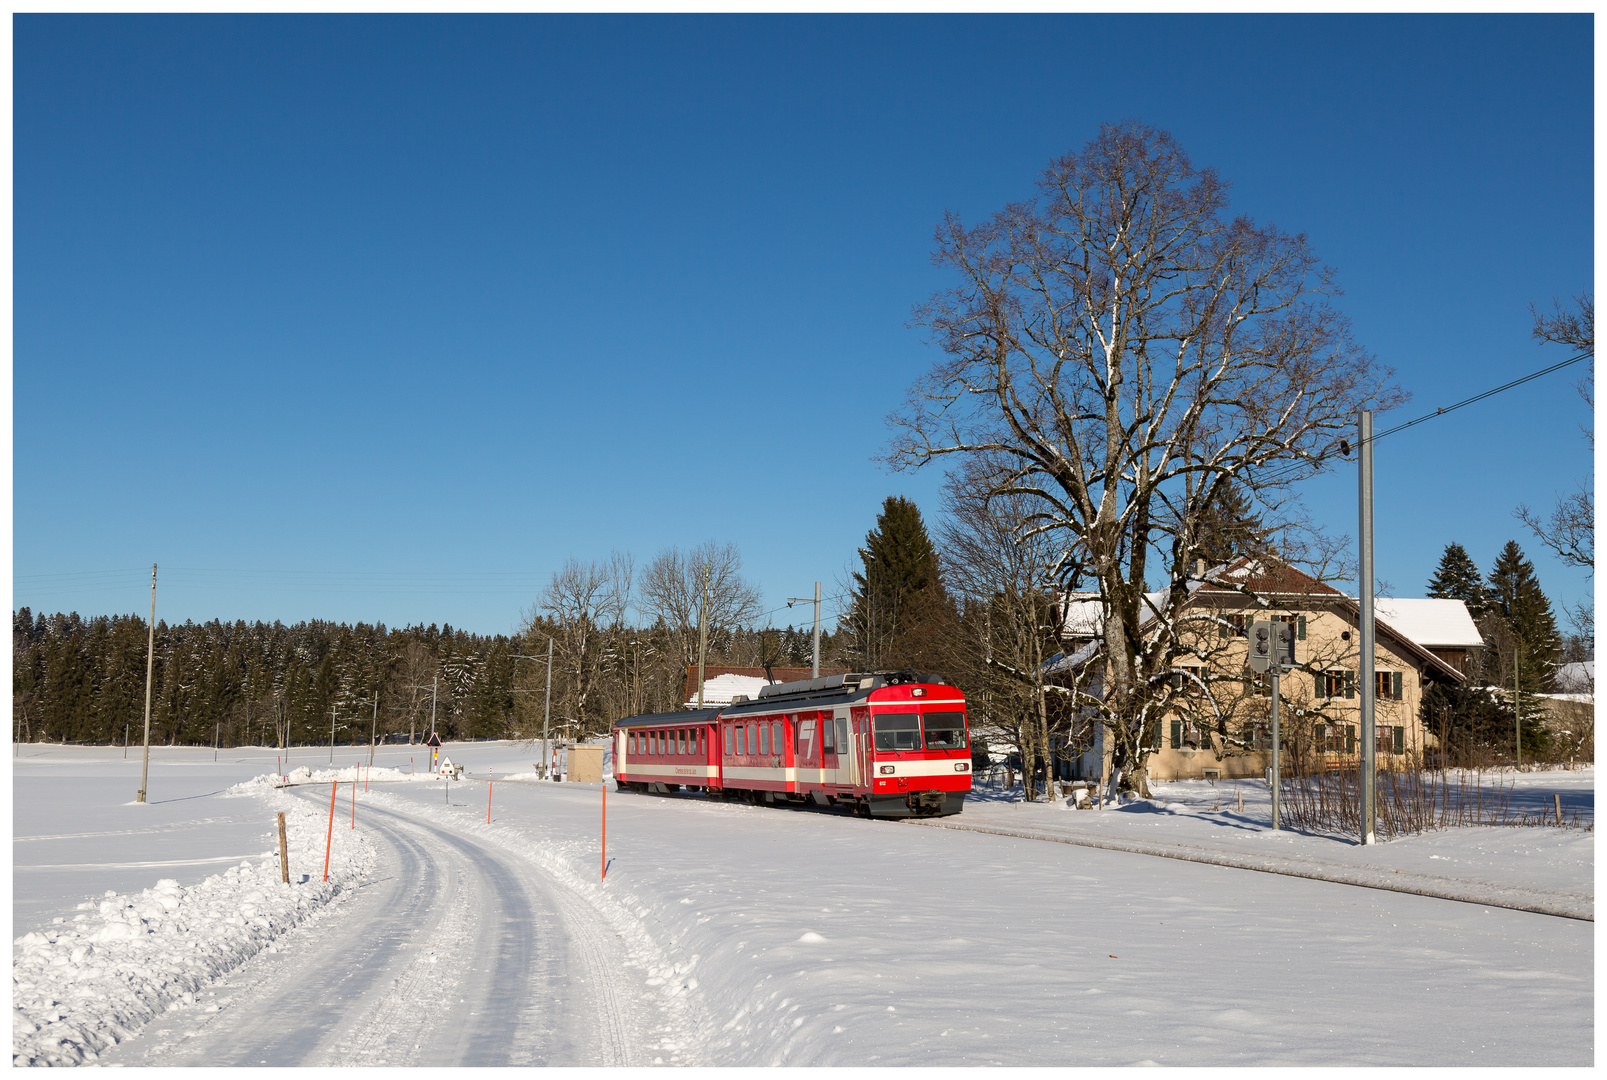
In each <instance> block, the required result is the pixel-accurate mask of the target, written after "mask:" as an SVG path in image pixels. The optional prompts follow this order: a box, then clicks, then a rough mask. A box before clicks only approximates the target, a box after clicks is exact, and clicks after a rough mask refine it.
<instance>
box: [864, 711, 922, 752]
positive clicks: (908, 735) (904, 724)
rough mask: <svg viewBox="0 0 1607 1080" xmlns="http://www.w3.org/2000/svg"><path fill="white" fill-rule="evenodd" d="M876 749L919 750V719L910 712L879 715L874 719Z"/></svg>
mask: <svg viewBox="0 0 1607 1080" xmlns="http://www.w3.org/2000/svg"><path fill="white" fill-rule="evenodd" d="M875 723H876V749H878V750H919V749H920V748H921V718H920V717H919V716H916V715H915V714H914V713H912V712H895V713H881V714H879V715H878V716H877V717H876V720H875Z"/></svg>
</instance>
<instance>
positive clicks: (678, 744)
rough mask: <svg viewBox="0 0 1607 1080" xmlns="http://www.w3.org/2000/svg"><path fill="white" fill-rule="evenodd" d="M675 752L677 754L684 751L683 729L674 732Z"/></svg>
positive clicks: (684, 734) (684, 735)
mask: <svg viewBox="0 0 1607 1080" xmlns="http://www.w3.org/2000/svg"><path fill="white" fill-rule="evenodd" d="M675 752H676V753H677V754H684V753H686V732H685V731H677V732H676V733H675Z"/></svg>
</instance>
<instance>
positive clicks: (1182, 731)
mask: <svg viewBox="0 0 1607 1080" xmlns="http://www.w3.org/2000/svg"><path fill="white" fill-rule="evenodd" d="M1202 742H1203V740H1202V738H1201V733H1200V725H1198V724H1196V723H1195V722H1194V721H1192V720H1184V719H1182V718H1181V717H1177V716H1174V717H1172V749H1173V750H1198V749H1199V748H1200V745H1201V743H1202Z"/></svg>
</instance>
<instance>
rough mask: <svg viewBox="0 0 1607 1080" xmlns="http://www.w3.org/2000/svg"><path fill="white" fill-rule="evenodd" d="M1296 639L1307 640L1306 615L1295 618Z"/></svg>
mask: <svg viewBox="0 0 1607 1080" xmlns="http://www.w3.org/2000/svg"><path fill="white" fill-rule="evenodd" d="M1295 640H1296V641H1304V640H1306V617H1305V616H1304V615H1302V616H1300V618H1298V619H1296V620H1295Z"/></svg>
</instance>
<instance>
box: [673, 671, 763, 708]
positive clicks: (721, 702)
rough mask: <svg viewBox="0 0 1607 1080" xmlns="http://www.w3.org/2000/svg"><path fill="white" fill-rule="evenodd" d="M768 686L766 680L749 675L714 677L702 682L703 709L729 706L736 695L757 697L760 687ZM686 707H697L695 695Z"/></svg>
mask: <svg viewBox="0 0 1607 1080" xmlns="http://www.w3.org/2000/svg"><path fill="white" fill-rule="evenodd" d="M768 685H770V682H769V680H768V679H766V678H764V677H763V676H760V677H758V678H754V677H753V676H751V675H716V676H715V677H714V678H712V679H705V680H703V707H704V708H706V709H708V708H714V707H716V706H725V705H729V704H731V702H732V700H733V699H735V698H736V697H737V695H739V694H741V695H746V696H747V697H748V698H750V699H752V698H756V697H758V696H759V690H760V688H761V687H765V686H768ZM686 707H687V708H689V709H693V708H696V707H697V694H696V693H694V694H692V696H691V699H690V700H689V701H687V703H686Z"/></svg>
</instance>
